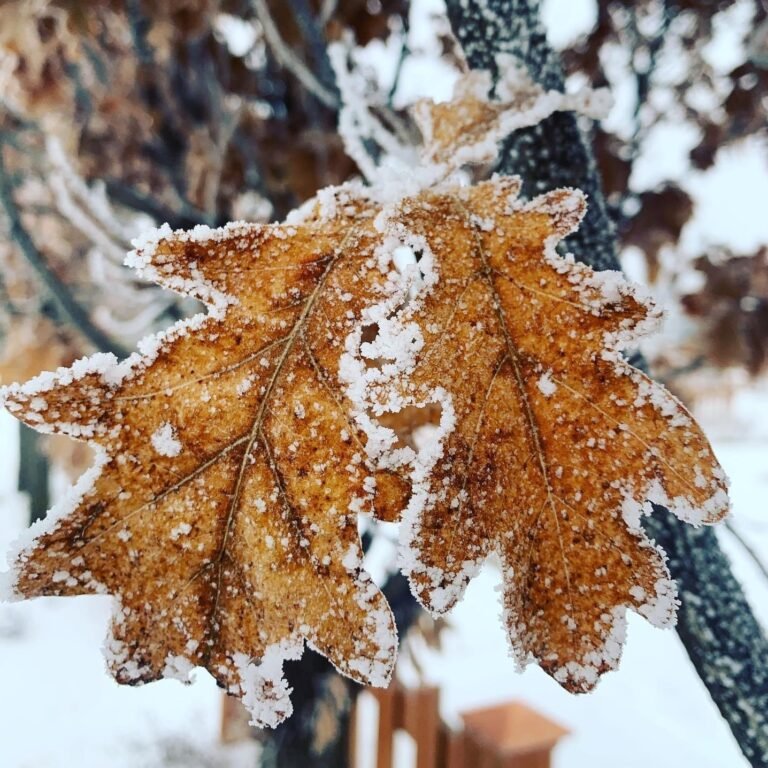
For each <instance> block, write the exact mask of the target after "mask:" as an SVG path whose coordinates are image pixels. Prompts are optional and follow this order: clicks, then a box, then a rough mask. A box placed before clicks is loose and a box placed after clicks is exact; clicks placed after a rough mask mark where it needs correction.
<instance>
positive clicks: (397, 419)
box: [378, 403, 443, 451]
mask: <svg viewBox="0 0 768 768" xmlns="http://www.w3.org/2000/svg"><path fill="white" fill-rule="evenodd" d="M442 415H443V408H442V406H441V405H440V404H439V403H429V404H427V405H423V406H415V405H408V406H406V407H405V408H403V409H401V410H399V411H390V412H389V413H385V414H383V415H381V416H379V419H378V420H379V424H381V425H382V426H383V427H387V428H389V429H391V430H392V431H393V432H394V433H395V434H396V435H397V442H396V443H395V445H394V447H395V448H406V447H407V448H412V449H413V450H414V451H419V450H420V449H421V448H423V447H424V445H425V444H426V443H427V442H429V441H430V440H431V439H433V437H434V435H435V433H436V431H437V428H438V426H439V425H440V418H441V417H442Z"/></svg>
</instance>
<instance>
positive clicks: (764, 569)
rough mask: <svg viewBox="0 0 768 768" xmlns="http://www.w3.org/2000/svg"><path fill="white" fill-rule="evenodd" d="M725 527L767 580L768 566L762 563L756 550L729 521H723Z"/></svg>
mask: <svg viewBox="0 0 768 768" xmlns="http://www.w3.org/2000/svg"><path fill="white" fill-rule="evenodd" d="M725 527H726V528H727V529H728V533H730V534H731V536H733V538H734V539H736V541H738V542H739V544H740V545H741V547H742V549H743V550H744V551H745V552H746V553H747V554H748V555H749V557H750V559H751V560H752V562H753V563H754V564H755V565H756V566H757V568H758V570H759V571H760V573H762V574H763V576H765V578H766V579H768V566H766V564H765V563H764V562H763V560H762V558H761V557H760V555H758V554H757V550H756V549H755V548H754V547H753V546H752V545H751V544H750V543H749V542H748V541H747V540H746V539H745V538H744V537H743V536H742V535H741V533H739V531H738V530H737V528H736V526H735V525H734V524H733V523H732V522H731V521H730V520H726V521H725Z"/></svg>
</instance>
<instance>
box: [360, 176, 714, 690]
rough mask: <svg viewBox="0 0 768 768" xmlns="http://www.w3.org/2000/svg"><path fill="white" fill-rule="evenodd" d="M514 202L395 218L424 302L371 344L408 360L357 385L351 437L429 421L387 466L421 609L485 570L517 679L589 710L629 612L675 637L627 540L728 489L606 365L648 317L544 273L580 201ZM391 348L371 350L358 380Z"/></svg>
mask: <svg viewBox="0 0 768 768" xmlns="http://www.w3.org/2000/svg"><path fill="white" fill-rule="evenodd" d="M518 186H519V185H518V182H517V181H516V180H513V179H508V178H507V179H505V178H500V179H495V180H493V181H491V182H486V183H483V184H479V185H477V186H476V187H471V188H464V189H453V190H449V191H446V192H440V193H438V192H434V193H431V194H428V195H423V196H422V197H420V198H418V199H410V200H406V201H404V202H403V203H401V204H400V205H399V206H398V208H397V209H396V210H395V211H394V212H391V213H390V215H389V216H388V219H387V222H388V223H387V231H388V232H389V233H390V235H391V237H392V238H393V240H392V244H391V245H392V247H407V248H410V249H411V250H412V251H413V252H414V253H416V254H417V255H418V254H419V253H420V254H421V257H420V261H419V265H426V266H421V271H422V272H423V273H424V275H423V280H424V282H425V285H426V287H423V288H422V289H421V290H420V292H419V293H417V294H416V296H414V297H412V298H411V300H410V302H409V303H406V304H405V306H404V308H402V309H401V310H400V313H399V314H400V316H399V318H398V316H394V317H390V319H389V320H388V321H387V322H388V323H389V325H386V326H383V329H380V331H379V335H380V337H381V336H383V335H389V337H391V338H392V339H396V338H397V337H398V336H399V335H402V333H403V332H404V331H405V329H407V328H408V327H409V325H413V324H416V326H417V327H418V329H419V331H418V338H417V340H416V341H415V342H414V345H415V346H416V347H417V348H418V349H419V352H418V354H416V355H415V356H413V355H411V357H410V358H409V359H407V360H406V361H405V362H404V363H403V365H402V367H403V370H404V371H405V373H404V374H401V373H397V372H395V374H393V375H392V374H389V373H387V372H386V371H384V369H382V368H380V367H376V366H374V367H372V368H368V369H367V370H366V371H365V372H364V373H361V374H360V375H363V376H367V378H368V380H369V385H370V386H369V390H368V395H367V397H368V401H367V403H366V404H364V407H360V406H358V407H359V408H360V412H361V413H362V414H363V416H362V417H361V423H362V424H364V423H365V414H367V413H370V412H374V413H379V414H382V413H383V414H384V416H386V414H387V412H388V411H391V410H395V411H397V410H398V409H399V408H400V407H403V406H406V407H410V408H414V407H425V406H429V404H430V403H431V404H434V403H439V404H440V406H441V409H442V416H441V417H440V423H441V425H442V426H441V428H440V429H439V430H438V431H437V432H436V433H435V434H434V436H433V438H432V441H431V442H430V441H426V442H425V443H423V446H422V448H421V449H420V451H419V452H417V453H416V454H415V455H413V454H411V455H408V454H407V453H403V454H402V455H401V457H400V460H401V461H402V462H405V461H410V462H411V464H412V466H413V473H412V476H413V480H414V494H413V497H412V499H411V502H410V505H409V508H408V510H407V512H406V514H405V519H404V522H403V531H402V537H403V552H402V561H403V565H404V569H405V571H406V572H407V573H408V575H409V577H410V580H411V584H412V587H413V589H414V592H415V594H416V595H417V596H418V597H419V599H420V600H421V602H422V603H423V604H424V605H425V606H426V607H427V608H429V609H430V610H431V611H433V612H434V613H435V614H441V613H444V612H446V611H448V610H449V609H450V608H451V607H452V606H453V605H454V604H455V603H456V601H457V600H458V599H459V598H460V597H461V595H462V594H463V592H464V589H465V588H466V585H467V583H468V582H469V580H470V579H471V578H472V577H473V575H474V574H475V573H476V572H477V569H478V568H479V567H480V565H481V564H482V563H483V562H484V560H485V559H486V557H488V556H489V555H496V556H498V557H499V558H500V560H501V563H502V569H503V574H504V595H503V605H504V620H505V624H506V626H507V630H508V632H509V636H510V640H511V642H512V645H513V648H514V650H515V653H516V657H517V659H518V661H519V662H520V663H521V664H525V663H526V662H528V661H529V660H531V659H536V660H537V661H538V662H539V663H540V664H541V666H542V667H543V668H544V669H545V670H547V671H548V672H549V673H550V674H551V675H553V677H554V678H555V679H556V680H558V682H560V683H561V684H562V685H563V686H565V687H566V688H568V689H569V690H571V691H586V690H589V689H591V688H592V687H594V685H595V684H596V683H597V680H598V678H599V676H600V675H601V674H602V673H603V672H605V671H606V670H608V669H612V668H614V667H615V666H616V665H617V663H618V660H619V655H620V652H621V645H622V641H623V637H624V614H625V611H626V609H627V608H631V609H633V610H635V611H637V612H639V613H641V614H642V615H644V616H646V617H647V618H648V619H649V620H650V621H651V622H652V623H654V624H656V625H658V626H667V625H669V624H671V623H673V621H674V618H675V610H676V593H675V588H674V584H673V582H672V581H671V580H670V577H669V573H668V572H667V569H666V566H665V563H664V556H663V554H662V553H661V552H660V551H659V550H658V549H657V548H656V547H655V546H654V545H653V544H652V543H651V542H650V541H649V540H648V538H647V537H646V535H645V534H644V533H643V531H642V529H641V527H640V518H641V515H642V514H645V513H647V512H649V511H650V505H649V503H648V501H649V500H650V501H652V502H654V503H658V504H662V505H664V506H666V507H668V508H669V509H670V510H672V511H673V512H674V513H675V514H676V515H677V516H678V517H680V518H681V519H682V520H686V521H688V522H691V523H694V524H701V523H705V524H706V523H712V522H715V521H717V520H718V519H720V518H721V517H722V516H723V515H724V514H725V512H726V511H727V507H728V500H727V494H726V490H725V489H726V480H725V477H724V474H723V472H722V470H721V469H720V467H719V465H718V463H717V461H716V459H715V458H714V456H713V454H712V451H711V449H710V446H709V444H708V442H707V440H706V438H705V437H704V436H703V434H702V433H701V431H700V429H699V428H698V426H697V425H696V424H695V423H694V422H693V420H692V419H691V417H690V416H689V414H688V413H687V412H686V411H685V409H684V408H683V406H682V405H681V404H680V403H679V402H677V401H676V400H675V399H674V398H673V397H672V396H671V395H670V394H669V393H668V392H666V390H664V389H663V388H662V387H661V386H660V385H657V384H655V383H654V382H652V381H651V380H650V379H648V378H647V377H646V376H644V375H643V374H642V373H640V372H639V371H637V370H636V369H634V368H631V367H630V366H629V365H628V364H627V363H626V362H625V361H624V360H623V358H621V357H620V355H619V352H618V349H620V348H622V347H626V346H627V345H628V344H631V343H632V342H633V341H634V340H635V337H636V335H637V334H638V333H639V332H641V331H643V330H647V329H646V326H647V325H649V321H650V320H652V319H653V316H654V313H653V311H652V308H651V307H650V306H649V305H648V304H647V303H646V302H645V301H644V300H642V299H641V298H639V297H638V296H637V295H636V293H635V292H634V289H632V288H631V287H630V286H629V285H628V284H627V283H626V282H625V281H624V280H623V278H622V277H621V276H620V275H619V274H618V273H595V272H593V271H592V270H591V269H589V268H588V267H586V266H583V265H580V264H575V263H574V262H573V259H572V258H570V260H568V259H565V258H562V257H560V256H558V255H557V253H556V251H555V244H556V242H557V241H558V240H559V239H561V238H562V237H563V236H565V235H566V234H568V233H569V232H570V231H572V230H573V229H574V228H575V227H576V226H577V224H578V222H579V220H580V218H581V215H582V214H583V210H584V208H585V204H584V199H583V196H582V195H581V194H580V193H576V192H573V191H570V190H560V191H557V192H553V193H550V194H548V195H546V196H543V197H542V198H539V199H537V200H535V201H534V202H533V203H532V204H529V205H528V206H525V205H523V204H521V203H518V202H516V200H515V196H516V194H517V189H518ZM435 276H437V279H435ZM394 346H395V344H394V343H393V342H391V341H389V340H388V339H386V338H375V339H374V340H373V341H372V342H371V343H370V347H365V346H364V345H363V346H361V351H360V352H359V354H358V359H357V362H358V364H362V363H365V358H366V357H367V358H369V359H370V358H372V357H374V354H376V355H379V356H381V355H380V352H379V350H380V349H382V348H387V347H389V348H393V347H394ZM395 357H396V356H395ZM405 357H408V356H407V355H405ZM369 362H370V360H369ZM394 367H395V368H396V367H397V363H395V364H394ZM371 393H372V394H371ZM371 431H372V433H373V434H374V435H375V432H374V431H373V430H371ZM378 439H379V440H380V441H382V442H385V439H384V438H382V436H381V435H379V436H378ZM417 442H418V441H417ZM369 444H370V441H369ZM381 461H382V463H387V462H390V463H391V462H392V461H393V457H392V454H391V453H387V452H386V451H384V452H383V453H382V458H381Z"/></svg>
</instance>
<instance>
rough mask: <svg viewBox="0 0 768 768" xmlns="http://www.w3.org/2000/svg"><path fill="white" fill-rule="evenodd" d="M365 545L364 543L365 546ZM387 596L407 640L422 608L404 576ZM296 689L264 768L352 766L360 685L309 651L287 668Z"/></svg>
mask: <svg viewBox="0 0 768 768" xmlns="http://www.w3.org/2000/svg"><path fill="white" fill-rule="evenodd" d="M365 543H366V542H365V541H364V545H365ZM383 591H384V594H385V595H386V598H387V600H388V601H389V604H390V606H391V608H392V612H393V613H394V615H395V623H396V624H397V630H398V634H399V635H400V637H401V638H402V637H404V636H405V634H406V632H408V629H409V628H410V627H411V625H412V624H413V622H414V621H415V619H416V617H417V616H418V614H419V612H420V611H421V608H420V607H419V605H418V604H417V603H416V600H415V598H414V597H413V595H412V594H411V590H410V587H409V586H408V581H407V580H406V578H405V577H404V576H402V575H401V574H400V573H396V574H394V575H392V576H390V578H389V579H388V580H387V582H386V584H385V585H384V587H383ZM285 672H286V675H285V676H286V679H287V680H288V683H289V684H290V685H291V687H292V688H293V693H292V694H291V700H292V702H293V708H294V711H293V714H292V715H291V716H290V717H289V718H288V719H287V720H286V721H285V722H283V723H281V724H280V725H279V726H278V727H277V728H275V729H274V730H271V731H262V732H260V733H259V734H258V736H257V737H258V739H259V741H260V742H261V744H262V750H263V751H262V755H261V760H260V763H259V765H260V768H306V767H307V766H310V765H311V766H312V768H342V767H343V766H346V765H347V763H348V760H347V756H348V744H349V736H350V734H349V714H350V710H351V706H352V704H353V702H354V699H355V697H356V696H357V694H358V693H359V692H360V690H362V689H361V686H359V685H358V684H357V683H353V682H352V681H351V680H349V679H348V678H346V677H342V676H341V675H339V674H338V673H337V672H336V671H335V670H334V669H333V667H332V666H331V665H330V664H329V663H328V661H326V659H325V658H323V657H322V656H319V655H318V654H316V653H313V652H311V651H309V650H307V651H306V652H305V653H304V655H303V656H302V658H301V659H300V660H299V661H297V662H288V663H287V664H286V666H285Z"/></svg>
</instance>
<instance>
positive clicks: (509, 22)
mask: <svg viewBox="0 0 768 768" xmlns="http://www.w3.org/2000/svg"><path fill="white" fill-rule="evenodd" d="M447 6H448V16H449V18H450V20H451V24H452V26H453V29H454V31H455V33H456V36H457V37H458V39H459V42H460V43H461V45H462V48H463V49H464V52H465V55H466V57H467V60H468V62H469V64H470V66H471V67H472V68H473V69H487V70H490V71H491V72H493V73H494V75H496V76H498V75H499V74H500V73H499V72H498V66H497V61H498V56H499V54H507V55H508V56H512V57H513V58H514V59H516V60H517V61H519V62H520V64H521V65H523V66H524V67H525V68H526V69H527V71H528V73H529V74H530V76H531V77H532V78H533V79H534V80H535V81H536V82H538V83H539V85H541V86H542V87H543V88H545V89H547V90H550V89H552V90H560V91H562V90H563V89H564V79H563V72H562V69H561V67H560V63H559V61H558V59H557V57H556V56H555V54H554V52H553V51H552V49H551V48H550V47H549V44H548V43H547V38H546V33H545V31H544V27H543V25H542V23H541V21H540V19H539V16H538V1H537V0H485V2H481V1H477V2H476V1H475V0H448V3H447ZM502 60H503V59H502ZM500 170H501V171H503V172H504V173H508V174H516V175H519V176H520V177H521V178H522V180H523V189H522V194H523V195H524V196H525V197H530V198H532V197H535V196H536V195H539V194H541V193H543V192H547V191H549V190H551V189H557V188H558V187H574V186H575V187H579V188H580V189H582V190H583V191H584V192H586V193H587V195H588V197H589V210H588V211H587V215H586V217H585V219H584V221H583V222H582V224H581V227H580V228H579V231H578V232H576V233H575V234H573V235H571V236H570V237H569V238H568V239H567V240H566V242H565V247H566V248H567V250H569V251H572V252H573V253H574V254H575V255H576V256H577V258H580V259H582V260H584V261H586V260H588V261H589V263H590V264H591V265H592V266H594V267H596V268H597V269H616V268H617V267H616V264H617V262H616V246H615V238H614V231H613V224H612V222H611V220H610V218H609V216H608V211H607V209H606V205H605V199H604V197H603V193H602V188H601V184H600V178H599V175H598V173H597V168H596V165H595V159H594V156H593V154H592V151H591V149H590V148H589V147H588V145H587V143H586V141H585V139H584V136H583V135H582V132H581V130H580V129H579V126H578V123H577V119H576V116H575V115H574V114H573V113H572V112H561V113H557V114H554V115H552V116H551V117H548V118H547V119H545V120H542V122H541V123H539V125H536V126H534V127H532V128H525V129H523V130H520V131H516V132H515V133H514V134H513V135H512V136H510V137H509V139H508V140H507V142H506V144H505V146H504V149H503V151H502V161H501V163H500Z"/></svg>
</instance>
